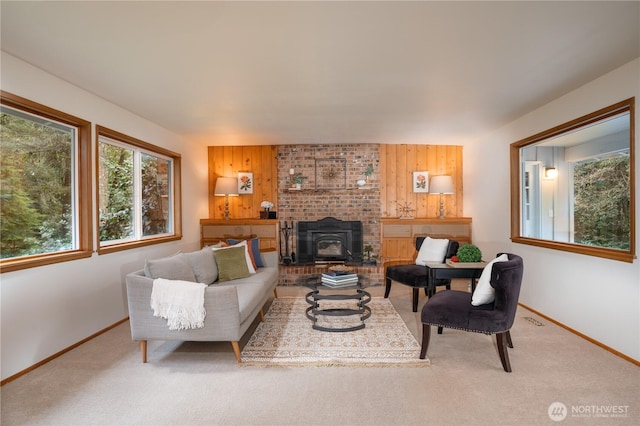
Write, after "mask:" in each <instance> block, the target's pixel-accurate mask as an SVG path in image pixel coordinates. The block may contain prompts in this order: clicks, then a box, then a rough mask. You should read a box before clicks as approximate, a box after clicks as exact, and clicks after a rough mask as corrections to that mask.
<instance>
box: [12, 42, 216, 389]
mask: <svg viewBox="0 0 640 426" xmlns="http://www.w3.org/2000/svg"><path fill="white" fill-rule="evenodd" d="M1 59H2V63H1V64H2V81H1V84H2V86H1V87H2V90H5V91H7V92H11V93H13V94H15V95H18V96H22V97H24V98H27V99H30V100H32V101H35V102H38V103H41V104H44V105H47V106H49V107H52V108H55V109H58V110H61V111H64V112H66V113H69V114H72V115H75V116H77V117H80V118H83V119H85V120H89V121H91V122H92V123H93V124H100V125H103V126H106V127H109V128H111V129H114V130H117V131H119V132H122V133H125V134H127V135H130V136H133V137H135V138H138V139H141V140H144V141H146V142H149V143H152V144H155V145H157V146H161V147H163V148H166V149H170V150H172V151H174V152H178V153H180V154H181V155H182V214H183V221H182V222H183V238H182V240H181V241H177V242H171V243H165V244H159V245H154V246H151V247H146V248H141V249H137V250H127V251H123V252H118V253H111V254H105V255H101V256H98V255H97V254H95V253H94V255H93V257H91V258H88V259H83V260H76V261H71V262H64V263H59V264H55V265H50V266H42V267H39V268H32V269H27V270H22V271H15V272H8V273H4V274H2V276H1V277H0V279H1V284H0V286H1V287H0V290H1V297H2V300H1V309H2V311H1V326H2V379H5V378H7V377H10V376H12V375H14V374H16V373H18V372H20V371H22V370H24V369H26V368H28V367H30V366H32V365H33V364H35V363H37V362H39V361H41V360H43V359H45V358H47V357H49V356H51V355H53V354H55V353H57V352H59V351H60V350H62V349H64V348H66V347H69V346H70V345H73V344H74V343H77V342H78V341H80V340H82V339H84V338H86V337H88V336H90V335H92V334H94V333H96V332H98V331H100V330H102V329H104V328H105V327H108V326H110V325H112V324H114V323H115V322H117V321H119V320H121V319H123V318H125V317H127V316H128V313H127V306H126V298H125V292H124V276H125V274H127V273H128V272H130V271H133V270H136V269H139V268H141V267H142V266H143V265H144V260H145V259H147V258H150V257H159V256H164V255H167V254H171V253H174V252H176V251H178V250H192V249H196V248H198V247H199V244H200V229H199V220H200V218H205V217H208V208H207V200H208V196H207V161H206V158H207V148H206V147H204V146H196V145H193V144H189V143H188V142H187V141H186V140H184V139H182V138H181V137H180V136H177V135H175V134H173V133H171V132H169V131H167V130H166V129H163V128H161V127H159V126H157V125H155V124H153V123H150V122H149V121H146V120H144V119H142V118H140V117H138V116H135V115H133V114H131V113H130V112H128V111H126V110H124V109H122V108H119V107H117V106H116V105H113V104H111V103H109V102H106V101H105V100H103V99H101V98H98V97H96V96H94V95H92V94H90V93H88V92H85V91H83V90H81V89H79V88H78V87H76V86H73V85H71V84H69V83H67V82H64V81H62V80H60V79H58V78H56V77H54V76H52V75H50V74H48V73H46V72H43V71H42V70H40V69H37V68H34V67H32V66H30V65H28V64H26V63H24V62H22V61H20V60H18V59H16V58H15V57H13V56H10V55H8V54H6V53H4V52H2V56H1ZM159 89H161V88H159ZM167 108H171V105H167ZM94 134H95V133H94ZM203 159H205V160H204V161H203ZM94 172H95V171H94ZM94 205H95V200H94Z"/></svg>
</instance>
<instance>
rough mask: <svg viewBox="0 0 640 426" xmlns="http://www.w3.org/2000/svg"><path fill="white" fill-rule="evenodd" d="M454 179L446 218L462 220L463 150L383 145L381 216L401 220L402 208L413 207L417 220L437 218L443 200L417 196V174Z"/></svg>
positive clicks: (441, 146) (440, 147)
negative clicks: (414, 184) (415, 173)
mask: <svg viewBox="0 0 640 426" xmlns="http://www.w3.org/2000/svg"><path fill="white" fill-rule="evenodd" d="M414 171H428V172H429V179H431V178H432V177H433V176H438V175H450V176H451V177H452V178H453V185H454V190H455V193H454V194H452V195H444V196H443V199H444V207H445V216H447V217H462V214H463V213H462V211H463V210H462V190H463V187H462V147H461V146H457V145H381V146H380V195H381V201H382V206H381V207H380V213H381V216H382V217H383V218H384V217H398V216H399V212H398V205H399V204H403V203H410V204H411V208H413V209H415V212H414V213H413V216H414V217H416V218H427V217H437V216H438V215H439V210H440V196H439V195H437V194H426V193H415V192H413V187H412V182H413V172H414Z"/></svg>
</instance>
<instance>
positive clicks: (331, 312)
mask: <svg viewBox="0 0 640 426" xmlns="http://www.w3.org/2000/svg"><path fill="white" fill-rule="evenodd" d="M365 281H366V279H365V278H364V277H361V276H358V282H357V283H354V284H352V285H349V286H342V287H339V288H336V287H329V286H326V285H324V284H323V283H322V278H321V276H319V275H318V276H312V277H309V278H307V279H306V280H305V284H304V285H305V286H307V287H309V288H310V289H311V291H310V292H309V293H307V294H306V295H305V299H306V301H307V303H308V304H309V305H310V306H309V307H308V308H307V310H306V312H305V313H306V315H307V318H309V319H310V320H311V321H312V322H313V324H312V327H313V329H314V330H320V331H330V332H346V331H356V330H362V329H363V328H364V327H365V323H364V321H365V320H366V319H367V318H369V317H370V316H371V308H370V307H369V306H367V303H369V302H370V301H371V294H369V292H367V291H365V290H364V282H365ZM338 289H339V290H344V291H341V292H337V291H335V290H338ZM332 290H334V291H332ZM325 300H327V301H328V300H353V301H354V303H353V307H340V308H322V307H321V306H320V303H321V302H322V301H325ZM351 315H359V316H360V324H356V325H353V326H348V327H326V326H323V325H319V324H318V317H319V316H331V317H346V316H351Z"/></svg>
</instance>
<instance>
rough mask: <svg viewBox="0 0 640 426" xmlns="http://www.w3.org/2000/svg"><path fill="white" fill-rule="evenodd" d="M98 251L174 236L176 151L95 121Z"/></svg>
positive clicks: (177, 195)
mask: <svg viewBox="0 0 640 426" xmlns="http://www.w3.org/2000/svg"><path fill="white" fill-rule="evenodd" d="M96 131H97V135H98V136H97V139H98V142H97V144H98V150H97V151H98V173H97V179H98V183H97V187H98V224H99V232H98V234H99V245H100V247H99V252H100V253H108V252H112V251H117V250H123V249H128V248H132V247H136V246H141V245H147V244H154V243H159V242H165V241H170V240H174V239H179V238H180V237H181V226H180V214H179V209H178V208H177V206H179V205H180V203H179V200H180V192H179V188H180V185H179V182H180V155H179V154H176V153H173V152H170V151H167V150H165V149H162V148H159V147H156V146H153V145H151V144H148V143H146V142H143V141H139V140H137V139H134V138H132V137H129V136H126V135H123V134H121V133H118V132H116V131H113V130H109V129H107V128H104V127H101V126H96Z"/></svg>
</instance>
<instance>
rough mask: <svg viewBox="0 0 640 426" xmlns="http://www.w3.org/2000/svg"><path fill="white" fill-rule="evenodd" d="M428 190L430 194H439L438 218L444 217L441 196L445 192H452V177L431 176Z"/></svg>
mask: <svg viewBox="0 0 640 426" xmlns="http://www.w3.org/2000/svg"><path fill="white" fill-rule="evenodd" d="M429 192H430V193H432V194H440V216H439V217H438V219H444V200H443V199H442V196H443V195H445V194H453V179H451V176H434V177H432V178H431V185H429Z"/></svg>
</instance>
